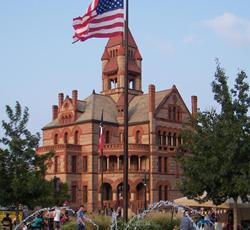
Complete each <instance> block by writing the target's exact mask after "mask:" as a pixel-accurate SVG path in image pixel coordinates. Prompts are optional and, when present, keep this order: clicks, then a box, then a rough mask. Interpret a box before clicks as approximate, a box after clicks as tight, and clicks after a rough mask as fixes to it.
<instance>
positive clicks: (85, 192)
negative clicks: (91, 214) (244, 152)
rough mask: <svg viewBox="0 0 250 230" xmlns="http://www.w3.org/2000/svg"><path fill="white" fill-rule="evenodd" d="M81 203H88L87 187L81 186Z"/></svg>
mask: <svg viewBox="0 0 250 230" xmlns="http://www.w3.org/2000/svg"><path fill="white" fill-rule="evenodd" d="M82 190H83V203H87V202H88V186H83V189H82Z"/></svg>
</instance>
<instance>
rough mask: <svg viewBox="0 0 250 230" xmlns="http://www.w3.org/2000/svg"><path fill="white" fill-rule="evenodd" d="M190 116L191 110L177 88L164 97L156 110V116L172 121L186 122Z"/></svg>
mask: <svg viewBox="0 0 250 230" xmlns="http://www.w3.org/2000/svg"><path fill="white" fill-rule="evenodd" d="M189 117H190V112H189V110H188V108H187V106H186V104H185V102H184V101H183V99H182V97H181V95H180V94H179V92H178V91H177V90H172V92H171V93H170V94H169V95H167V96H166V97H164V98H163V100H162V101H161V103H160V104H159V106H158V107H157V108H156V111H155V118H156V119H161V120H166V121H172V122H185V121H187V119H189Z"/></svg>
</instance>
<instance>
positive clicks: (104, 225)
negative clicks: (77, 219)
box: [90, 215, 112, 230]
mask: <svg viewBox="0 0 250 230" xmlns="http://www.w3.org/2000/svg"><path fill="white" fill-rule="evenodd" d="M90 218H91V219H92V220H93V222H95V223H96V224H97V225H98V226H99V230H109V229H110V225H111V222H112V221H111V217H110V216H101V215H93V216H90Z"/></svg>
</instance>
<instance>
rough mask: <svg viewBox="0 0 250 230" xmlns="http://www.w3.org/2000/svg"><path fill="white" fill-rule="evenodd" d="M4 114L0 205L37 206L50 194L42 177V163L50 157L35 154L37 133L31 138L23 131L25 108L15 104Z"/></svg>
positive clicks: (43, 170)
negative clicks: (5, 116) (6, 119)
mask: <svg viewBox="0 0 250 230" xmlns="http://www.w3.org/2000/svg"><path fill="white" fill-rule="evenodd" d="M6 113H7V117H8V121H2V127H3V129H4V132H5V134H4V137H2V138H1V139H0V143H1V146H3V147H1V148H0V173H1V177H0V204H1V205H4V206H11V205H15V206H16V207H18V206H19V205H20V204H21V205H28V206H30V207H34V205H41V204H43V203H42V201H44V200H45V199H46V197H47V196H50V194H53V193H54V188H53V186H51V183H52V182H47V181H46V180H45V177H44V176H45V172H46V168H47V165H46V162H47V160H48V159H49V158H50V157H52V156H53V153H47V154H44V155H41V156H39V155H37V154H36V148H37V147H38V144H39V140H40V136H39V133H36V134H31V132H30V131H29V130H28V128H27V123H28V120H29V112H28V108H27V107H25V108H24V109H22V107H21V105H20V103H19V102H16V105H15V108H14V109H13V108H11V107H10V106H8V105H7V106H6ZM64 187H65V186H64ZM64 190H65V189H64ZM63 194H65V192H64V193H63ZM66 198H67V196H65V199H66ZM61 199H63V198H61ZM39 201H40V202H41V203H40V204H39Z"/></svg>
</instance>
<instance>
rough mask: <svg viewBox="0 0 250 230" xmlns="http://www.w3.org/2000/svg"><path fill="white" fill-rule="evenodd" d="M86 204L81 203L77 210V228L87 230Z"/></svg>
mask: <svg viewBox="0 0 250 230" xmlns="http://www.w3.org/2000/svg"><path fill="white" fill-rule="evenodd" d="M83 210H84V206H83V205H81V206H80V208H79V210H78V211H77V220H76V221H77V230H85V229H86V225H85V221H86V218H85V216H84V212H83Z"/></svg>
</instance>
